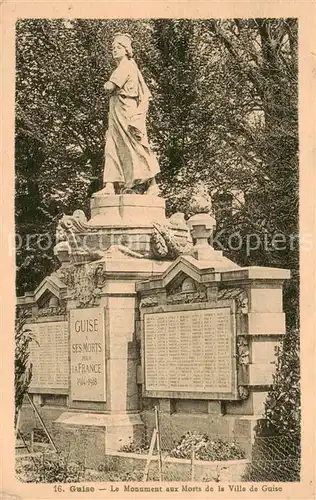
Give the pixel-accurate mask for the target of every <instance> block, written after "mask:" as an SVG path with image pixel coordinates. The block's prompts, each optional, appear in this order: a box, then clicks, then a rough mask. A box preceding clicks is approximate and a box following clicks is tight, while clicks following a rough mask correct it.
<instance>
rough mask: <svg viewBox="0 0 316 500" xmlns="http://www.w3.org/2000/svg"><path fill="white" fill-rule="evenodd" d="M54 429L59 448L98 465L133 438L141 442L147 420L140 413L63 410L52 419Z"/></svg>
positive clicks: (77, 459) (89, 465) (90, 464)
mask: <svg viewBox="0 0 316 500" xmlns="http://www.w3.org/2000/svg"><path fill="white" fill-rule="evenodd" d="M52 432H53V436H54V441H55V443H56V446H57V447H58V449H59V450H61V451H64V452H67V453H68V452H69V453H70V456H71V459H72V460H75V461H78V462H79V461H82V460H84V461H85V466H86V467H94V468H98V467H99V466H100V465H102V464H104V461H105V456H106V455H109V454H110V453H112V452H116V451H119V450H120V448H121V447H122V446H123V445H126V444H129V443H130V442H131V441H135V442H141V440H142V436H143V435H144V423H143V421H142V420H141V418H140V415H139V414H138V413H131V414H128V413H117V414H102V413H91V412H86V413H82V412H80V413H79V412H71V411H69V412H68V411H67V412H64V413H62V414H61V415H60V416H59V417H58V418H57V420H55V422H53V426H52Z"/></svg>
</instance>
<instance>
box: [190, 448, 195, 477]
mask: <svg viewBox="0 0 316 500" xmlns="http://www.w3.org/2000/svg"><path fill="white" fill-rule="evenodd" d="M194 459H195V453H194V444H193V443H192V451H191V481H194Z"/></svg>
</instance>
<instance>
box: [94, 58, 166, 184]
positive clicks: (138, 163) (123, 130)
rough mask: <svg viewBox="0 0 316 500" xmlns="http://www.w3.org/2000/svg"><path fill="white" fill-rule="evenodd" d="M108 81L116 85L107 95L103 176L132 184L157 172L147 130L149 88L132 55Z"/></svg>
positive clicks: (144, 179) (109, 180)
mask: <svg viewBox="0 0 316 500" xmlns="http://www.w3.org/2000/svg"><path fill="white" fill-rule="evenodd" d="M109 81H110V82H112V83H114V84H115V86H116V87H115V90H114V91H113V93H112V95H111V97H110V109H109V124H108V130H107V132H106V142H105V166H104V178H103V180H104V183H107V182H122V183H124V184H125V187H127V188H131V187H133V186H134V185H136V184H139V183H143V182H145V181H148V180H149V179H152V178H153V177H154V176H155V175H156V174H157V173H158V172H159V165H158V162H157V159H156V156H155V155H154V153H153V152H152V151H151V149H150V146H149V143H148V138H147V131H146V114H147V110H148V101H149V99H150V92H149V90H148V87H147V85H146V83H145V82H144V79H143V77H142V74H141V73H140V71H139V69H138V67H137V65H136V63H135V61H134V60H133V59H123V60H122V61H121V62H120V64H119V65H118V67H117V68H116V70H115V71H114V72H113V73H112V75H111V76H110V78H109Z"/></svg>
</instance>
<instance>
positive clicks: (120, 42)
mask: <svg viewBox="0 0 316 500" xmlns="http://www.w3.org/2000/svg"><path fill="white" fill-rule="evenodd" d="M112 55H113V58H114V59H118V60H120V59H122V58H123V57H125V56H127V57H128V58H129V59H130V58H131V57H133V49H132V37H131V36H130V35H129V34H128V33H117V34H116V35H114V39H113V42H112Z"/></svg>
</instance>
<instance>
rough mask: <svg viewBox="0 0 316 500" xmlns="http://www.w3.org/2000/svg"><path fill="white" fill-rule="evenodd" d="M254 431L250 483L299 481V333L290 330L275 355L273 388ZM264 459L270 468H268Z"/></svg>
mask: <svg viewBox="0 0 316 500" xmlns="http://www.w3.org/2000/svg"><path fill="white" fill-rule="evenodd" d="M263 417H264V418H263V419H262V420H260V421H259V423H258V425H257V427H256V429H255V430H256V435H255V443H254V449H253V454H252V463H251V466H250V468H249V470H248V471H247V473H246V476H245V477H246V480H249V481H299V478H300V454H301V444H300V442H301V428H300V424H301V400H300V357H299V332H298V331H297V330H295V329H289V330H288V331H287V333H286V334H285V336H284V340H283V342H282V343H281V346H280V348H279V350H278V353H277V367H276V374H275V376H274V381H273V387H272V388H271V390H270V391H269V394H268V397H267V399H266V401H265V412H264V415H263ZM267 456H269V457H270V458H269V461H270V466H269V467H267Z"/></svg>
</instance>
